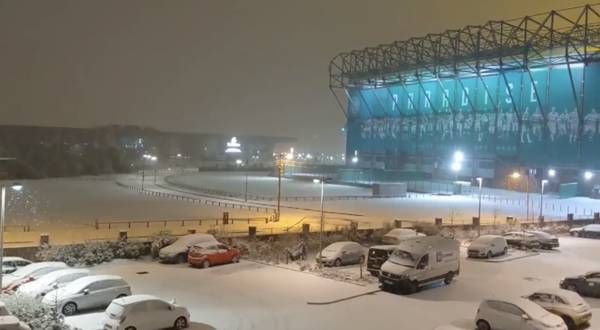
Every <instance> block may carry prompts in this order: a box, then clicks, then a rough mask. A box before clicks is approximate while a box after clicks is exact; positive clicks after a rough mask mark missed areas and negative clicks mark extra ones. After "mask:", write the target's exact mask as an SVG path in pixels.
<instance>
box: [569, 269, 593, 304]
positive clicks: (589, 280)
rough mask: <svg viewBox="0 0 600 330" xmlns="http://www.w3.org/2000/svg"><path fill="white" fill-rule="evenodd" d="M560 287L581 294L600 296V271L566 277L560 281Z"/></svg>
mask: <svg viewBox="0 0 600 330" xmlns="http://www.w3.org/2000/svg"><path fill="white" fill-rule="evenodd" d="M560 287H561V289H566V290H571V291H575V292H577V293H579V294H580V295H582V296H587V297H597V298H600V271H595V272H589V273H586V274H585V275H581V276H575V277H566V278H564V279H563V280H562V281H560Z"/></svg>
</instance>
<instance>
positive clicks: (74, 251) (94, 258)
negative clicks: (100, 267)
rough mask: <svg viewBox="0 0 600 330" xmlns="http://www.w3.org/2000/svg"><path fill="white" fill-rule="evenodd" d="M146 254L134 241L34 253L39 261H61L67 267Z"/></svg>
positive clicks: (86, 245)
mask: <svg viewBox="0 0 600 330" xmlns="http://www.w3.org/2000/svg"><path fill="white" fill-rule="evenodd" d="M145 252H146V248H145V247H144V245H143V243H141V242H135V241H124V240H119V241H114V242H87V243H83V244H72V245H64V246H47V245H46V246H42V247H41V248H40V250H39V251H38V252H37V253H36V257H37V259H38V260H40V261H62V262H64V263H66V264H67V265H69V266H93V265H97V264H101V263H103V262H108V261H111V260H113V259H114V258H122V259H137V258H139V257H141V256H142V255H143V254H144V253H145Z"/></svg>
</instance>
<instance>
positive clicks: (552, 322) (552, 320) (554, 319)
mask: <svg viewBox="0 0 600 330" xmlns="http://www.w3.org/2000/svg"><path fill="white" fill-rule="evenodd" d="M536 319H537V320H539V321H541V322H542V323H544V324H546V325H549V326H551V327H555V328H558V327H560V326H561V325H564V324H565V323H564V321H563V319H562V318H560V317H559V316H556V315H554V314H551V313H544V314H542V315H538V316H536Z"/></svg>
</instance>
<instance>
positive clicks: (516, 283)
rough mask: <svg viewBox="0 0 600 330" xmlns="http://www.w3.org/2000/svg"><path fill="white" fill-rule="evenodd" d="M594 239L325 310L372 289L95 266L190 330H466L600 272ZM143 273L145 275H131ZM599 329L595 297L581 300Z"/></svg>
mask: <svg viewBox="0 0 600 330" xmlns="http://www.w3.org/2000/svg"><path fill="white" fill-rule="evenodd" d="M599 250H600V240H588V239H577V238H571V237H564V238H562V237H561V248H560V249H559V250H556V251H551V252H542V253H540V254H539V255H535V256H530V257H527V258H523V259H518V260H512V261H507V262H499V263H490V262H485V261H474V260H463V262H462V265H461V274H460V276H459V277H458V278H457V279H456V280H455V282H454V283H452V284H451V285H449V286H439V287H435V288H431V289H428V290H424V291H421V292H419V293H417V294H414V295H411V296H401V295H394V294H390V293H385V292H379V293H375V294H372V295H365V296H361V297H358V298H356V299H351V300H347V301H343V302H340V303H336V304H332V305H323V306H315V305H308V304H307V302H308V301H328V300H335V299H340V298H344V297H348V296H352V295H359V294H361V293H365V292H367V291H371V290H373V289H376V288H377V287H376V286H375V285H370V286H367V287H363V286H358V285H354V284H349V283H344V282H338V281H334V280H330V279H325V278H321V277H317V276H315V275H313V274H309V273H302V272H297V271H291V270H286V269H282V268H277V267H272V266H265V265H259V264H256V263H253V262H247V261H243V262H241V263H239V264H233V265H225V266H219V267H214V268H210V269H207V270H205V269H192V268H189V267H186V266H185V265H162V264H159V263H155V262H150V261H139V262H128V261H117V262H113V263H110V264H105V265H101V266H97V267H95V268H94V269H93V270H94V271H95V272H97V273H108V274H117V275H121V276H123V277H124V278H125V279H126V280H128V281H129V282H130V284H131V285H132V288H133V291H134V293H150V294H155V295H159V296H161V297H164V298H167V299H170V298H176V299H177V301H178V302H179V303H181V304H183V305H186V306H188V307H189V309H190V311H191V314H192V320H193V321H194V322H195V324H194V326H193V327H192V329H212V328H215V329H240V330H241V329H286V330H287V329H328V330H336V329H340V330H342V329H344V330H348V329H369V328H374V327H375V328H377V329H382V330H385V329H410V330H421V329H427V330H428V329H435V328H437V327H442V326H443V327H444V328H446V329H473V326H472V325H473V324H472V319H473V317H474V314H475V311H476V309H477V306H478V304H479V302H480V301H481V299H483V298H484V297H502V296H506V295H512V296H515V295H518V296H520V295H524V294H526V293H528V292H529V291H531V290H534V289H538V288H545V287H551V288H555V287H557V285H558V282H559V280H560V279H561V278H562V277H564V276H569V275H575V274H581V273H584V272H587V271H590V270H592V269H600V257H599V256H598V252H597V251H599ZM139 271H147V272H148V274H146V275H138V274H136V272H139ZM586 300H587V301H588V303H589V304H590V305H591V306H592V309H593V315H594V318H593V319H592V324H591V327H590V328H589V329H600V299H592V298H586ZM101 316H102V314H101V313H100V312H96V313H91V314H84V315H78V316H75V317H70V318H68V322H69V323H71V324H73V325H76V326H79V327H81V328H83V329H84V330H88V329H89V330H96V329H99V328H100V324H101Z"/></svg>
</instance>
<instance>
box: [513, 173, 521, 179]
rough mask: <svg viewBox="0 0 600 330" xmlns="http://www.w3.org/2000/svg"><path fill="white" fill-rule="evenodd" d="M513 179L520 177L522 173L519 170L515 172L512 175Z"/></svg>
mask: <svg viewBox="0 0 600 330" xmlns="http://www.w3.org/2000/svg"><path fill="white" fill-rule="evenodd" d="M510 176H511V177H512V178H513V179H518V178H520V177H521V173H519V172H513V174H511V175H510Z"/></svg>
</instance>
